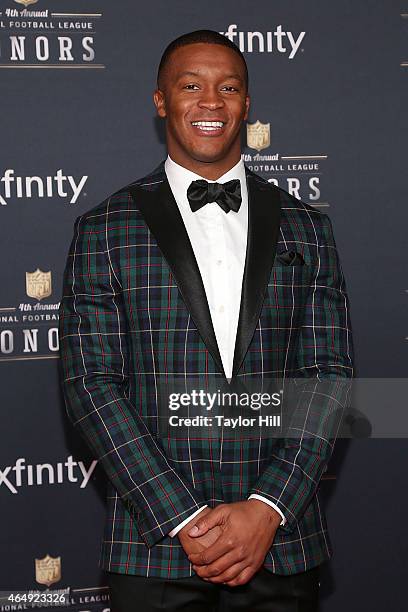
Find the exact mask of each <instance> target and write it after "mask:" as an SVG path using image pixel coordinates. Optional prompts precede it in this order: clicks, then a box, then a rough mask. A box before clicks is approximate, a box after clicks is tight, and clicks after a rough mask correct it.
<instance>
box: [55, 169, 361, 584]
mask: <svg viewBox="0 0 408 612" xmlns="http://www.w3.org/2000/svg"><path fill="white" fill-rule="evenodd" d="M246 177H247V185H248V195H249V219H248V245H247V253H246V263H245V270H244V278H243V288H242V300H241V310H240V316H239V324H238V331H237V338H236V346H235V353H234V361H233V364H234V365H233V380H237V379H241V380H250V379H257V380H261V379H263V378H264V377H269V378H271V377H275V376H276V377H280V376H282V377H290V376H292V377H294V376H296V377H299V378H300V379H304V380H305V382H306V383H308V384H309V383H312V384H313V383H314V382H316V381H317V380H322V379H323V380H324V379H328V380H329V379H331V378H332V377H339V378H340V379H343V380H344V379H350V378H351V377H352V372H353V349H352V337H351V329H350V319H349V305H348V298H347V294H346V287H345V282H344V277H343V273H342V270H341V267H340V264H339V259H338V254H337V250H336V245H335V242H334V238H333V233H332V227H331V223H330V220H329V218H328V216H327V215H326V214H324V213H322V212H321V211H320V210H317V209H315V208H313V207H311V206H309V205H307V204H304V203H302V202H301V201H300V200H298V199H296V198H294V197H292V196H290V195H289V194H288V193H287V192H285V191H284V190H282V189H280V188H278V187H275V186H274V185H272V184H270V183H268V182H267V181H265V180H264V179H263V178H261V177H259V176H257V175H256V174H254V173H253V172H251V171H250V170H249V169H248V168H246ZM285 251H295V252H297V253H300V254H301V255H302V256H303V259H304V262H305V264H304V265H286V263H283V259H284V258H283V259H282V257H280V254H282V253H283V252H285ZM62 293H63V295H62V299H61V304H60V311H59V314H60V319H59V334H60V356H61V359H60V363H61V383H62V389H63V394H64V398H65V404H66V410H67V414H68V416H69V418H70V420H71V421H72V423H73V424H74V426H75V428H76V429H77V430H78V431H79V432H80V434H81V435H82V436H83V438H84V439H85V440H86V442H87V444H88V446H89V447H90V448H91V450H92V452H93V454H94V456H95V458H97V459H98V460H99V462H100V464H101V465H102V466H103V469H104V471H105V472H106V475H107V483H108V485H107V516H106V523H105V528H104V534H103V541H102V547H101V555H100V567H101V568H102V569H104V570H107V571H112V572H118V573H124V574H138V575H143V576H152V577H163V578H179V577H185V576H189V575H192V574H193V573H194V572H193V570H192V567H191V564H190V562H189V560H188V558H187V556H186V555H185V553H184V550H183V548H182V547H181V545H180V542H179V539H178V537H177V536H176V537H175V538H170V537H169V536H168V535H167V534H168V533H169V532H170V531H171V530H172V529H173V528H174V527H176V526H177V525H178V524H179V523H180V522H181V521H182V520H183V519H185V518H186V517H188V516H189V515H190V514H192V513H193V512H194V511H195V510H197V509H198V508H200V507H201V506H202V505H203V504H208V505H209V506H210V507H214V506H215V505H217V504H220V503H230V502H233V501H238V500H243V499H246V498H247V497H248V495H250V494H251V493H257V494H259V495H262V496H264V497H266V498H268V499H270V500H271V501H273V503H275V504H276V505H277V506H278V507H279V508H280V509H281V510H282V512H283V514H284V516H285V517H286V519H287V522H286V524H285V525H284V526H282V527H279V528H278V530H277V533H276V537H275V541H274V543H273V546H272V547H271V549H270V551H269V552H268V554H267V556H266V558H265V562H264V566H265V568H266V569H268V570H270V571H272V572H275V573H277V574H293V573H298V572H302V571H305V570H307V569H310V568H312V567H313V566H316V565H318V564H320V563H322V562H323V561H324V560H326V559H328V558H329V557H330V556H331V553H332V549H331V543H330V539H329V536H328V532H327V525H326V520H325V516H324V512H323V511H322V508H321V504H320V501H319V494H318V487H319V481H320V478H321V476H322V474H323V472H324V471H325V470H326V468H327V463H328V461H329V458H330V455H331V452H332V449H333V438H331V437H329V436H327V437H325V436H323V435H316V436H308V437H301V436H298V437H295V438H290V439H289V438H284V439H276V438H275V439H274V438H269V439H251V440H249V441H248V440H246V441H243V440H240V439H239V437H238V438H237V437H235V438H233V439H229V438H228V437H225V438H224V439H222V440H214V439H210V438H209V437H208V438H206V437H205V436H201V437H189V436H186V437H184V438H183V437H181V438H180V439H177V438H172V439H166V438H164V437H161V436H160V432H159V431H158V428H157V419H156V417H157V410H158V408H157V401H156V400H157V383H158V379H159V377H161V376H170V377H175V378H177V377H180V378H183V379H187V378H191V377H194V378H197V377H198V378H200V379H201V380H202V381H203V384H205V383H206V381H208V380H209V379H213V380H217V379H218V380H220V381H221V380H224V381H225V375H224V370H223V366H222V361H221V357H220V353H219V350H218V346H217V341H216V338H215V334H214V330H213V326H212V322H211V316H210V312H209V308H208V303H207V300H206V295H205V290H204V286H203V283H202V279H201V276H200V272H199V269H198V266H197V262H196V260H195V257H194V254H193V250H192V247H191V244H190V241H189V238H188V234H187V232H186V229H185V226H184V224H183V221H182V218H181V215H180V212H179V210H178V207H177V204H176V202H175V200H174V197H173V195H172V192H171V189H170V187H169V183H168V181H167V178H166V175H165V171H164V163H163V162H162V163H161V164H160V165H159V166H158V168H157V169H156V170H154V171H153V172H152V173H151V174H149V175H148V176H146V177H144V178H143V179H141V180H138V181H136V182H134V183H132V184H130V185H128V186H126V187H124V188H123V189H120V190H119V191H118V192H116V193H115V194H114V195H112V196H111V197H109V198H107V199H106V200H105V201H104V202H102V203H101V204H99V205H98V206H96V207H94V208H93V209H91V210H89V211H88V212H86V213H84V214H83V215H81V216H79V217H78V218H77V219H76V221H75V226H74V235H73V238H72V242H71V246H70V248H69V253H68V258H67V263H66V268H65V272H64V278H63V292H62ZM315 395H316V397H315V398H314V403H315V407H317V406H318V411H319V412H320V414H322V415H324V414H325V411H329V410H330V401H331V400H330V397H329V396H327V397H323V395H322V394H321V395H320V397H317V394H315ZM334 395H335V394H334ZM312 400H313V396H312ZM307 401H308V402H309V401H310V398H308V400H307ZM333 401H340V402H341V401H342V398H340V397H337V398H334V400H333ZM308 405H309V404H308ZM302 414H304V421H303V422H302V423H301V427H303V430H304V431H306V430H307V429H308V428H309V425H310V423H309V421H308V419H309V416H310V414H312V413H311V412H310V411H307V410H305V411H304V412H303V413H302Z"/></svg>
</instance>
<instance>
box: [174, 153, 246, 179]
mask: <svg viewBox="0 0 408 612" xmlns="http://www.w3.org/2000/svg"><path fill="white" fill-rule="evenodd" d="M169 156H170V157H171V159H172V160H173V161H174V162H176V164H178V165H179V166H182V167H183V168H186V170H190V172H194V174H198V175H199V176H202V177H203V178H205V179H207V180H209V181H216V180H217V179H219V178H220V176H223V175H224V174H226V173H227V172H228V171H229V170H231V168H233V167H234V166H236V165H237V163H238V162H239V161H240V159H241V155H239V156H238V157H236V158H233V159H232V160H231V159H229V158H228V159H226V160H222V161H217V162H201V161H198V160H185V159H177V157H178V156H177V155H172V154H171V153H170V152H169Z"/></svg>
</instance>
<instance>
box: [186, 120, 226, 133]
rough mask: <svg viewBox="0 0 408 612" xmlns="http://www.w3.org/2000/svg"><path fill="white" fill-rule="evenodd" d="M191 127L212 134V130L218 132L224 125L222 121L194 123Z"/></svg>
mask: <svg viewBox="0 0 408 612" xmlns="http://www.w3.org/2000/svg"><path fill="white" fill-rule="evenodd" d="M191 125H194V126H197V127H199V128H200V129H201V130H205V131H207V132H210V131H212V130H218V129H220V128H222V126H223V125H224V123H223V122H222V121H193V122H192V124H191Z"/></svg>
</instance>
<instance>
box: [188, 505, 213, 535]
mask: <svg viewBox="0 0 408 612" xmlns="http://www.w3.org/2000/svg"><path fill="white" fill-rule="evenodd" d="M221 522H222V521H221V513H220V512H217V509H216V508H214V510H211V512H208V513H207V514H206V515H205V516H203V518H201V519H199V520H197V521H195V522H194V526H193V527H192V528H191V529H190V530H189V531H188V532H187V533H188V535H189V536H190V537H192V538H198V537H199V536H202V535H204V534H206V533H207V531H209V530H210V529H212V528H213V527H215V526H216V525H220V524H221Z"/></svg>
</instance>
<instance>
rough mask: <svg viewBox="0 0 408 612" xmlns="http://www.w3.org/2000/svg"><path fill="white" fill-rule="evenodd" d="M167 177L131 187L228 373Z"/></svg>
mask: <svg viewBox="0 0 408 612" xmlns="http://www.w3.org/2000/svg"><path fill="white" fill-rule="evenodd" d="M163 179H164V180H163V182H162V183H161V184H160V185H159V186H158V187H157V188H156V189H154V190H151V191H147V190H145V189H143V188H141V187H138V186H137V185H132V186H130V187H129V190H130V192H131V194H132V197H133V200H134V202H135V204H136V206H137V207H138V208H139V210H140V212H141V213H142V215H143V218H144V220H145V221H146V223H147V225H148V227H149V229H150V231H151V233H152V234H153V236H154V237H155V239H156V241H157V244H158V246H159V248H160V250H161V252H162V254H163V256H164V257H165V259H166V261H167V263H168V265H169V267H170V269H171V271H172V273H173V275H174V278H175V281H176V284H177V286H178V288H179V291H180V293H181V295H182V297H183V300H184V302H185V304H186V306H187V308H188V310H189V312H190V314H191V317H192V319H193V321H194V323H195V325H196V327H197V329H198V331H199V333H200V336H201V338H202V339H203V341H204V343H205V345H206V346H207V348H208V350H209V351H210V353H211V355H212V356H213V358H214V360H215V362H216V364H217V365H218V367H219V369H220V370H221V372H222V373H223V374H224V376H225V372H224V368H223V365H222V360H221V355H220V352H219V349H218V344H217V340H216V337H215V332H214V328H213V324H212V320H211V315H210V310H209V307H208V302H207V297H206V294H205V289H204V285H203V281H202V278H201V274H200V270H199V267H198V264H197V260H196V258H195V255H194V251H193V248H192V246H191V243H190V239H189V237H188V234H187V230H186V228H185V225H184V222H183V218H182V216H181V214H180V211H179V209H178V206H177V202H176V201H175V199H174V196H173V193H172V191H171V189H170V185H169V182H168V180H167V178H166V175H165V173H164V172H163Z"/></svg>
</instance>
